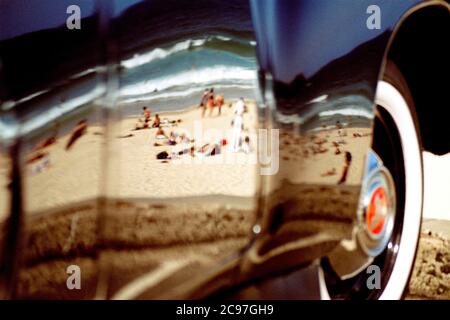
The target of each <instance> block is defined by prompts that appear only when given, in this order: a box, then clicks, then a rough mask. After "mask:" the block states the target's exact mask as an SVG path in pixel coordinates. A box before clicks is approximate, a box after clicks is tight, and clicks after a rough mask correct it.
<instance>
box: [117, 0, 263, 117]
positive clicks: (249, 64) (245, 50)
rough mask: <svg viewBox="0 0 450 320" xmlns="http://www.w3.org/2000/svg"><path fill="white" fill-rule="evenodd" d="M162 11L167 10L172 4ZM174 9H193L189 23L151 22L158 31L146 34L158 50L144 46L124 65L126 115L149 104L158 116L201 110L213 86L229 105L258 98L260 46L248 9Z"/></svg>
mask: <svg viewBox="0 0 450 320" xmlns="http://www.w3.org/2000/svg"><path fill="white" fill-rule="evenodd" d="M179 3H181V4H182V5H184V6H186V4H185V2H179ZM163 8H164V10H167V4H165V5H164V6H163ZM169 8H170V5H169ZM174 8H176V10H185V11H186V10H188V11H187V12H189V13H186V16H187V19H186V21H184V20H182V19H183V17H182V15H179V16H178V19H179V20H178V21H177V24H176V25H174V24H171V25H166V24H165V23H166V20H167V19H166V18H165V16H164V12H165V11H163V12H162V13H161V17H160V18H157V17H152V19H149V20H148V21H149V22H148V23H147V25H146V26H145V27H146V28H150V27H149V24H150V25H152V26H154V28H153V31H156V32H148V31H145V30H144V31H142V32H148V34H149V36H148V39H150V40H151V41H150V40H149V42H150V43H152V44H154V45H151V46H148V45H145V46H141V47H144V48H145V49H142V48H140V50H135V51H134V53H131V54H128V55H127V56H126V57H125V58H123V59H122V60H121V61H120V90H119V92H118V103H119V105H120V106H121V107H122V108H121V110H122V112H123V113H125V114H128V115H132V114H136V113H140V112H141V110H142V106H144V105H148V106H149V107H150V108H151V109H152V110H154V111H174V110H181V109H184V108H187V107H191V106H193V105H198V104H199V102H200V98H201V95H202V93H203V91H204V90H205V89H206V88H211V87H213V88H214V90H215V92H216V93H220V94H223V95H224V96H225V99H226V100H229V99H237V98H239V97H244V98H247V99H254V96H255V90H256V69H257V61H256V42H255V39H254V35H253V29H252V23H251V19H250V13H249V8H248V4H247V3H246V2H245V1H240V0H233V1H230V2H228V3H227V2H223V1H220V2H218V1H208V2H205V1H203V2H201V3H200V2H199V3H197V2H191V4H189V8H185V7H181V8H180V5H177V6H176V7H174ZM174 10H175V9H174ZM217 12H221V13H222V14H221V15H220V16H218V15H217V14H216V13H217ZM213 13H214V14H215V16H213ZM205 17H206V18H205ZM177 26H179V27H177ZM130 52H133V51H132V50H130Z"/></svg>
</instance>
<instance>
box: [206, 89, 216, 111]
mask: <svg viewBox="0 0 450 320" xmlns="http://www.w3.org/2000/svg"><path fill="white" fill-rule="evenodd" d="M214 106H215V102H214V88H211V90H209V94H208V102H207V107H208V109H209V116H211V115H212V112H213V109H214Z"/></svg>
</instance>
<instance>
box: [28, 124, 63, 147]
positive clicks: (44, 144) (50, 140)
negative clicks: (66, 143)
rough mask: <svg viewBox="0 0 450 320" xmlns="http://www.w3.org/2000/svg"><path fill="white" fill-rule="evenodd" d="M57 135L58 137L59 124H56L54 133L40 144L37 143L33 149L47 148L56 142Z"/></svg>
mask: <svg viewBox="0 0 450 320" xmlns="http://www.w3.org/2000/svg"><path fill="white" fill-rule="evenodd" d="M57 137H58V125H55V128H54V129H53V132H52V134H51V135H50V136H49V137H48V138H47V139H44V140H42V141H41V142H39V143H38V144H36V146H35V147H34V148H33V151H39V150H42V149H45V148H47V147H48V146H51V145H52V144H55V143H56V139H57Z"/></svg>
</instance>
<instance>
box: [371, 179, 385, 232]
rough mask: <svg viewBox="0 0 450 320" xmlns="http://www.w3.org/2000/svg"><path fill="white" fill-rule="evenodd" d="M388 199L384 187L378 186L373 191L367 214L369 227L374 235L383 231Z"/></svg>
mask: <svg viewBox="0 0 450 320" xmlns="http://www.w3.org/2000/svg"><path fill="white" fill-rule="evenodd" d="M387 201H388V200H387V196H386V191H385V190H384V188H382V187H378V188H376V189H375V190H374V191H373V193H372V197H371V198H370V203H369V206H368V208H367V215H366V224H367V229H368V230H369V231H370V233H372V234H373V235H376V236H377V235H379V234H380V233H381V231H383V227H384V224H385V221H386V216H387V210H388V202H387Z"/></svg>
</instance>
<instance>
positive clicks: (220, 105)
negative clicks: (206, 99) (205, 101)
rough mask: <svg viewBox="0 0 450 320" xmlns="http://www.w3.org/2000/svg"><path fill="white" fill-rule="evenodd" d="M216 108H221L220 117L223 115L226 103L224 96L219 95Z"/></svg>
mask: <svg viewBox="0 0 450 320" xmlns="http://www.w3.org/2000/svg"><path fill="white" fill-rule="evenodd" d="M215 102H216V106H217V107H218V108H219V116H220V115H221V114H222V106H223V104H224V102H225V100H224V98H223V96H222V95H218V96H216V101H215Z"/></svg>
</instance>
